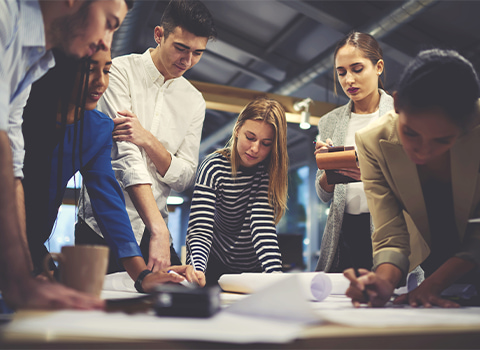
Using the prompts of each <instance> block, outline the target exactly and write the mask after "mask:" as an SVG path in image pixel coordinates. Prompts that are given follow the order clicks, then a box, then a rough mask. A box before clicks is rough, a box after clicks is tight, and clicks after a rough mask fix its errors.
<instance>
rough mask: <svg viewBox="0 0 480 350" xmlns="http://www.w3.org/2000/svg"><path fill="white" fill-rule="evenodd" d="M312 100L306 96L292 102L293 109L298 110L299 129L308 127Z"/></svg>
mask: <svg viewBox="0 0 480 350" xmlns="http://www.w3.org/2000/svg"><path fill="white" fill-rule="evenodd" d="M312 102H313V100H312V99H311V98H310V97H308V98H306V99H304V100H301V101H298V102H295V103H294V104H293V109H294V110H296V111H297V112H300V111H301V113H300V129H303V130H307V129H310V127H311V125H310V112H309V108H310V104H311V103H312Z"/></svg>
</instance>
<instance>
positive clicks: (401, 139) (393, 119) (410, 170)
mask: <svg viewBox="0 0 480 350" xmlns="http://www.w3.org/2000/svg"><path fill="white" fill-rule="evenodd" d="M479 96H480V93H479V86H478V79H477V75H476V73H475V70H474V68H473V67H472V65H471V64H470V62H468V61H467V60H466V59H465V58H463V57H462V56H460V55H459V54H458V53H456V52H455V51H445V50H436V49H435V50H428V51H423V52H421V53H420V54H419V55H418V56H417V57H416V58H415V59H414V60H413V61H412V63H410V65H408V66H407V68H406V70H405V71H404V73H403V76H402V78H401V80H400V83H399V88H398V91H397V92H396V93H395V94H394V101H395V102H394V103H395V111H396V112H390V113H388V114H386V115H384V116H383V117H381V118H380V119H379V120H377V121H376V122H375V123H372V124H371V125H370V126H369V127H367V128H366V129H363V130H362V131H359V132H357V134H356V144H357V149H358V156H359V162H360V168H361V174H362V181H363V183H364V187H365V193H366V195H367V201H368V206H369V208H370V212H371V215H372V218H373V223H374V226H375V231H374V234H373V236H372V241H373V258H374V269H373V270H374V272H370V271H367V270H360V274H361V276H360V277H358V278H357V277H356V274H355V271H353V269H349V270H347V271H345V276H347V278H349V279H350V280H351V286H350V288H349V289H348V291H347V295H348V296H349V297H351V298H352V301H353V303H354V304H355V305H356V306H358V305H359V303H360V302H366V301H367V300H365V297H364V295H365V293H363V292H362V291H365V290H366V292H367V296H368V299H369V300H368V302H369V303H371V304H372V305H373V306H381V305H384V304H385V303H386V302H387V301H388V300H389V299H390V297H391V296H392V293H393V290H394V288H395V287H396V286H397V285H398V284H399V283H400V282H401V281H402V280H404V278H405V276H406V274H407V272H408V271H409V268H410V267H412V266H415V265H416V264H418V263H421V266H422V268H423V269H424V271H425V277H426V279H425V281H424V282H423V283H422V284H420V286H419V287H417V288H416V289H415V290H413V291H411V292H410V293H408V294H405V295H403V296H400V297H399V298H397V299H396V300H395V302H396V303H409V304H410V305H412V306H418V305H423V306H426V307H430V306H432V305H438V306H442V307H455V306H458V304H456V303H454V302H453V301H450V300H446V299H443V298H441V296H440V293H441V292H442V291H443V290H444V289H445V288H446V287H448V286H450V285H451V284H453V283H455V282H458V281H459V280H461V279H462V278H464V279H466V280H467V282H473V283H474V284H475V283H477V285H478V282H479V276H480V275H479V274H478V267H479V266H480V225H479V224H472V223H470V224H469V219H472V218H478V217H480V174H479V169H480V104H479V103H478V98H479Z"/></svg>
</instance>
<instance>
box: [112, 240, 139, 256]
mask: <svg viewBox="0 0 480 350" xmlns="http://www.w3.org/2000/svg"><path fill="white" fill-rule="evenodd" d="M133 256H142V252H141V251H140V247H139V246H138V244H137V243H136V242H127V243H125V244H123V245H122V247H118V259H122V258H131V257H133Z"/></svg>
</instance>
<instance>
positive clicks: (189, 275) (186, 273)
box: [142, 265, 206, 292]
mask: <svg viewBox="0 0 480 350" xmlns="http://www.w3.org/2000/svg"><path fill="white" fill-rule="evenodd" d="M170 270H171V271H174V272H176V273H169V272H167V271H157V272H153V273H150V274H148V275H147V276H145V278H144V280H143V283H142V287H143V290H144V291H145V292H152V291H154V290H155V287H156V286H157V285H159V284H162V283H180V282H183V281H185V280H187V281H188V282H191V283H195V284H198V285H199V286H200V287H203V286H205V283H206V281H205V275H204V274H203V272H201V271H194V269H193V266H191V265H174V266H170V268H169V271H170Z"/></svg>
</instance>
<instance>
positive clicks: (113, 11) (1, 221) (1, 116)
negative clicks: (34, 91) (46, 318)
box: [0, 0, 131, 309]
mask: <svg viewBox="0 0 480 350" xmlns="http://www.w3.org/2000/svg"><path fill="white" fill-rule="evenodd" d="M126 1H127V0H125V1H123V0H110V1H98V2H95V1H92V2H85V1H80V0H76V1H68V2H67V1H64V2H52V1H41V2H38V1H20V0H18V1H15V0H0V290H1V292H2V296H3V298H4V300H6V301H7V303H8V304H9V306H10V307H13V308H17V307H24V308H25V307H28V308H62V307H74V308H83V309H85V308H98V307H102V306H103V303H102V302H101V301H100V300H97V299H95V298H92V297H90V296H87V295H84V294H81V293H78V292H75V291H73V290H71V289H68V288H66V287H62V286H61V285H59V284H53V283H50V282H45V281H41V280H39V279H34V278H33V277H32V276H31V274H30V272H31V269H32V266H31V265H32V264H31V260H30V253H29V251H28V246H27V243H26V233H25V208H24V203H23V202H24V201H23V187H22V184H21V178H22V176H23V174H22V166H23V155H24V151H23V136H22V131H21V124H22V111H23V107H24V105H25V103H26V101H27V98H28V95H29V91H30V86H31V84H32V83H33V82H34V81H35V80H37V79H39V78H40V77H41V76H42V75H43V74H45V73H46V72H47V71H48V69H50V68H51V67H53V65H54V64H55V61H54V59H53V55H52V54H51V52H50V51H49V50H50V49H52V48H53V47H56V48H58V49H60V50H62V51H64V52H66V53H67V54H70V55H73V56H76V57H78V58H80V57H85V56H91V55H93V54H94V53H95V52H96V51H97V50H109V49H110V45H111V42H112V36H113V32H114V31H115V30H116V29H118V27H119V26H120V24H121V23H122V21H123V19H124V18H125V15H126V14H127V10H128V9H127V4H126ZM128 2H129V3H130V6H131V1H128ZM39 117H41V116H40V115H39ZM0 306H1V305H0Z"/></svg>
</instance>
